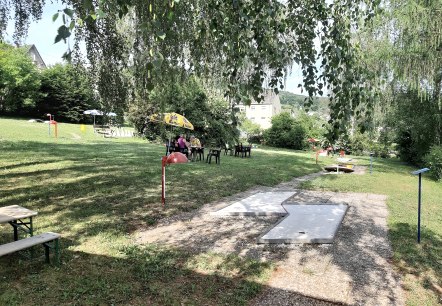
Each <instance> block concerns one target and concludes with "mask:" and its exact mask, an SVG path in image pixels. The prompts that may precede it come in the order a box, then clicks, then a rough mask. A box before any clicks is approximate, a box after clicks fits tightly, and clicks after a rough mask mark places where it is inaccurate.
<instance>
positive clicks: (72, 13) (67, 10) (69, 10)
mask: <svg viewBox="0 0 442 306" xmlns="http://www.w3.org/2000/svg"><path fill="white" fill-rule="evenodd" d="M63 12H64V13H65V14H66V15H68V16H69V17H71V18H72V17H73V16H74V11H73V10H71V9H69V8H65V9H64V10H63Z"/></svg>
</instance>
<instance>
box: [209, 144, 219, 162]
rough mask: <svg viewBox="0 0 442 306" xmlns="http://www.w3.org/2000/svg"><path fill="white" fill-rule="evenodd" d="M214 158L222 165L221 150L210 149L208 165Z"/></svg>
mask: <svg viewBox="0 0 442 306" xmlns="http://www.w3.org/2000/svg"><path fill="white" fill-rule="evenodd" d="M212 156H214V157H215V163H216V164H221V148H216V149H210V151H209V153H207V159H206V163H209V164H210V163H212Z"/></svg>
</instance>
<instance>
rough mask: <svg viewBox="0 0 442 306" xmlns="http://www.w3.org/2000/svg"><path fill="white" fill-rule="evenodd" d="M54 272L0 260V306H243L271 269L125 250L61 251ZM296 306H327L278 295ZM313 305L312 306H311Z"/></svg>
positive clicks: (231, 259)
mask: <svg viewBox="0 0 442 306" xmlns="http://www.w3.org/2000/svg"><path fill="white" fill-rule="evenodd" d="M62 255H63V256H62V258H63V263H62V265H61V266H60V267H55V266H51V265H46V264H44V263H42V262H41V261H40V259H41V258H35V259H34V260H24V261H18V260H17V258H16V257H12V256H8V257H3V258H1V259H0V263H1V264H2V265H3V264H4V267H5V268H4V269H2V270H1V272H0V277H1V278H2V279H6V278H7V279H8V282H2V283H0V292H1V293H0V304H3V303H4V304H7V305H23V304H29V305H37V304H41V303H44V304H46V305H73V304H74V305H104V304H112V305H246V304H247V303H248V302H249V301H250V300H252V299H253V298H255V297H256V296H257V295H258V294H259V293H260V292H262V291H263V290H265V288H266V286H265V285H264V283H265V280H266V279H267V277H268V274H269V273H270V271H271V270H272V265H271V264H270V263H268V262H257V261H254V260H249V259H242V258H239V257H237V256H235V255H226V256H224V255H216V254H200V255H196V256H195V255H194V254H191V253H186V252H182V251H178V250H173V249H166V248H160V247H155V246H147V247H142V248H141V247H130V248H124V249H121V250H120V256H118V257H110V256H103V255H96V254H88V253H84V252H73V251H68V250H64V251H63V253H62ZM276 294H279V295H282V296H287V294H291V295H292V296H293V299H296V300H297V301H298V302H301V304H300V305H307V304H312V303H314V304H315V305H332V304H329V303H318V302H317V301H315V300H314V299H311V298H308V297H303V296H300V295H297V294H295V293H291V292H287V291H284V290H278V292H276ZM315 302H316V303H315Z"/></svg>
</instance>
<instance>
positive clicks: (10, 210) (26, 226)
mask: <svg viewBox="0 0 442 306" xmlns="http://www.w3.org/2000/svg"><path fill="white" fill-rule="evenodd" d="M37 214H38V212H36V211H33V210H30V209H27V208H24V207H21V206H19V205H10V206H5V207H0V224H3V223H5V224H6V223H9V224H10V225H11V226H12V227H13V228H14V241H17V240H18V230H19V229H20V230H22V231H23V232H25V233H27V234H29V235H30V236H33V235H34V228H33V224H32V217H34V216H36V215H37ZM26 219H29V220H26Z"/></svg>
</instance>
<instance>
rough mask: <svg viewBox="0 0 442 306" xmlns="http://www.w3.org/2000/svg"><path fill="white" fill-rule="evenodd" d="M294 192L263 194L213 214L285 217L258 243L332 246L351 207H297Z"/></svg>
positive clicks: (322, 205) (306, 204) (312, 204)
mask: <svg viewBox="0 0 442 306" xmlns="http://www.w3.org/2000/svg"><path fill="white" fill-rule="evenodd" d="M295 193H296V192H293V191H271V192H259V193H256V194H254V195H251V196H249V197H247V198H245V199H242V200H240V201H238V202H235V203H233V204H231V205H229V206H227V207H224V208H222V209H220V210H218V211H216V212H212V213H211V214H213V215H216V216H285V218H283V219H282V220H281V221H279V222H278V223H277V224H276V225H275V226H274V227H273V228H271V229H270V230H269V231H268V232H267V233H266V234H264V235H262V236H261V237H260V238H258V243H261V244H274V243H332V242H333V238H334V236H335V234H336V232H337V230H338V228H339V225H340V224H341V222H342V220H343V219H344V216H345V213H346V211H347V208H348V206H347V205H344V204H325V203H318V202H316V203H311V202H310V201H307V203H294V202H292V201H293V196H294V195H295Z"/></svg>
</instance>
